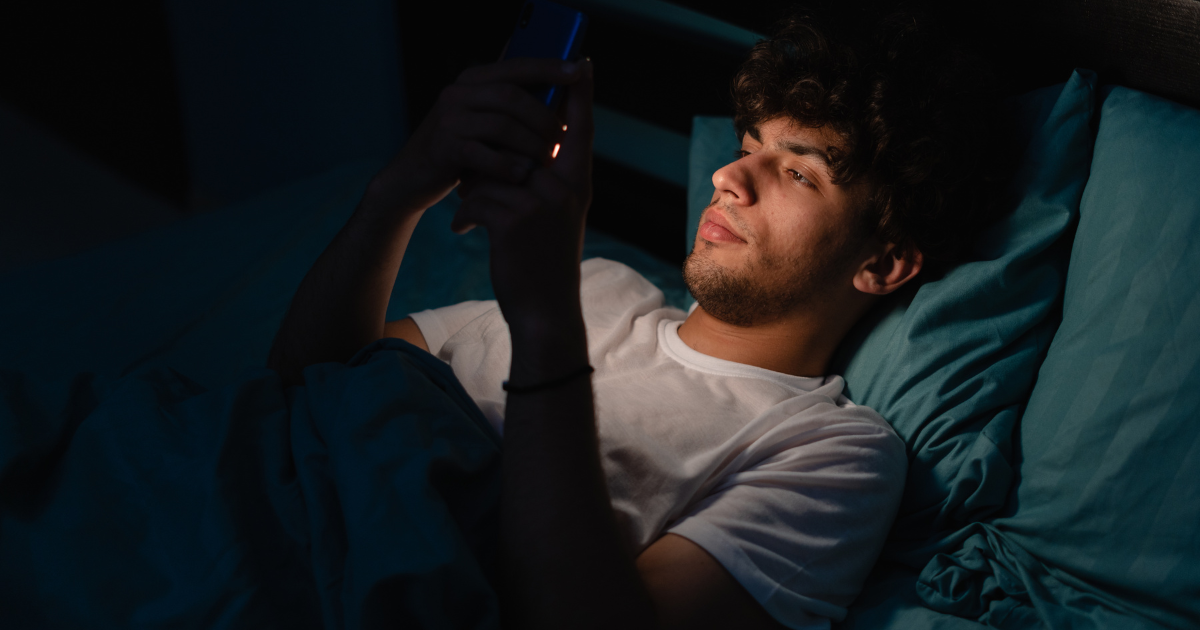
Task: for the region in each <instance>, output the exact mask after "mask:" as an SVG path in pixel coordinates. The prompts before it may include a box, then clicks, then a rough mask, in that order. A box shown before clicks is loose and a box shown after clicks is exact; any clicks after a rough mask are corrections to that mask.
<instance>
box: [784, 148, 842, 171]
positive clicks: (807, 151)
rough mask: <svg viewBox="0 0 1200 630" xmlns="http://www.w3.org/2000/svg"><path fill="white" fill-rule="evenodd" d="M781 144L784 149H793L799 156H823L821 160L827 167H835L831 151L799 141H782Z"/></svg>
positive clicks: (830, 168)
mask: <svg viewBox="0 0 1200 630" xmlns="http://www.w3.org/2000/svg"><path fill="white" fill-rule="evenodd" d="M780 146H781V147H782V148H783V149H786V150H787V151H791V152H792V153H794V154H796V155H799V156H805V155H815V156H817V157H819V158H821V161H822V162H824V163H825V168H826V169H829V170H832V169H833V159H831V158H830V157H829V153H828V152H827V151H825V150H823V149H819V148H817V147H815V146H813V145H811V144H801V143H799V142H781V143H780Z"/></svg>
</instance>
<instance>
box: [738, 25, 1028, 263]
mask: <svg viewBox="0 0 1200 630" xmlns="http://www.w3.org/2000/svg"><path fill="white" fill-rule="evenodd" d="M993 85H995V82H994V81H993V80H992V79H991V77H990V75H989V74H988V73H987V72H986V69H985V68H983V67H982V65H981V64H980V63H978V62H977V61H976V60H975V59H973V58H972V57H970V56H968V55H966V54H964V53H962V52H959V51H957V50H955V49H954V47H953V46H952V44H951V42H950V41H949V40H948V39H947V37H946V35H945V34H944V33H941V32H939V31H938V30H937V25H936V24H933V23H931V20H930V18H929V16H919V15H918V14H916V13H913V12H911V11H910V10H908V9H902V10H898V11H892V12H890V13H886V14H876V15H874V16H869V15H868V16H864V15H861V14H860V15H856V16H854V17H853V18H852V19H851V18H848V17H844V18H842V19H841V20H837V19H831V18H830V17H825V18H824V19H819V18H817V17H814V15H813V14H812V13H811V12H796V13H794V14H793V15H791V16H790V17H788V18H786V19H784V20H783V21H782V22H781V23H780V24H779V26H778V29H777V31H776V33H775V35H774V36H773V37H771V38H770V39H767V40H764V41H761V42H759V43H758V44H757V45H756V46H754V48H753V50H752V51H751V52H750V55H749V58H748V59H747V60H746V61H745V63H744V64H743V65H742V67H741V70H740V71H739V72H738V74H737V75H736V76H735V77H734V80H733V86H732V91H733V102H734V111H735V116H734V124H735V126H736V127H737V130H738V134H739V137H740V136H741V135H742V134H744V133H746V131H747V130H748V129H750V128H753V127H756V126H758V125H760V124H762V123H764V122H766V121H768V120H771V119H773V118H777V117H780V116H786V117H789V118H791V119H793V120H795V121H796V122H798V123H799V124H801V125H804V126H808V127H829V128H831V129H832V130H833V131H834V132H836V134H837V135H838V136H840V137H841V138H842V140H843V146H841V147H829V149H828V151H829V153H830V156H831V157H832V159H833V164H832V166H833V173H834V178H835V179H834V183H836V184H839V185H843V184H848V183H850V182H853V181H855V180H858V179H859V178H864V177H865V178H866V181H867V183H868V184H869V187H868V189H869V190H870V191H871V192H870V195H869V196H868V198H867V201H866V203H865V206H864V207H863V208H862V212H861V213H860V216H861V217H862V221H863V224H862V227H863V228H864V229H865V230H873V231H874V232H875V233H876V234H877V235H879V237H880V238H882V239H884V240H885V241H886V242H891V243H897V244H898V245H900V246H901V247H903V248H906V249H907V248H915V249H917V250H920V251H921V253H922V254H924V257H925V260H926V265H927V267H932V268H934V269H937V268H940V267H944V266H945V265H947V264H950V263H954V262H957V261H959V260H961V259H962V257H963V256H964V254H965V253H966V250H967V248H968V247H969V245H970V243H971V242H972V241H973V240H974V237H975V235H976V234H978V233H979V232H980V231H981V229H982V227H983V226H985V225H986V224H988V223H990V222H991V221H992V220H994V219H995V218H996V216H997V214H998V209H999V204H997V203H994V200H995V198H996V192H997V190H996V186H997V184H999V183H1001V182H1002V181H1003V180H1004V179H1005V178H1006V173H1005V172H1004V170H1003V166H1002V164H1001V162H1000V161H999V160H998V159H997V158H999V157H1001V156H1000V153H1001V152H1000V151H999V150H998V146H999V145H998V140H999V138H998V133H999V129H998V125H997V124H996V121H997V118H998V117H997V107H998V106H999V103H1000V100H999V98H998V96H997V94H996V93H995V92H994V91H993V89H992V87H991V86H993Z"/></svg>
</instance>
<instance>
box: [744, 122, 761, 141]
mask: <svg viewBox="0 0 1200 630" xmlns="http://www.w3.org/2000/svg"><path fill="white" fill-rule="evenodd" d="M746 133H747V134H750V137H751V138H754V140H755V141H756V142H758V143H759V144H762V135H760V134H759V133H758V126H757V125H752V126H750V127H746Z"/></svg>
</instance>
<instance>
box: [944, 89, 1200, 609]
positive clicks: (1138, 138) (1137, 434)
mask: <svg viewBox="0 0 1200 630" xmlns="http://www.w3.org/2000/svg"><path fill="white" fill-rule="evenodd" d="M1197 234H1200V111H1197V110H1194V109H1190V108H1187V107H1184V106H1181V105H1177V104H1175V103H1172V102H1170V101H1166V100H1163V99H1160V98H1156V97H1153V96H1149V95H1146V94H1142V93H1140V92H1136V91H1134V90H1129V89H1125V88H1119V87H1118V88H1114V89H1113V90H1112V92H1111V93H1110V94H1109V95H1108V96H1107V97H1106V98H1105V99H1104V102H1103V106H1102V109H1101V112H1100V124H1099V128H1098V132H1097V137H1096V145H1095V157H1094V158H1093V160H1092V169H1091V177H1090V179H1089V180H1088V184H1087V188H1086V189H1085V191H1084V195H1083V200H1082V204H1081V206H1080V220H1079V228H1078V231H1077V234H1076V237H1075V245H1074V248H1073V249H1072V251H1071V264H1070V271H1069V272H1068V274H1067V287H1066V295H1065V299H1064V305H1063V315H1062V324H1061V326H1060V327H1059V329H1058V332H1057V334H1056V335H1055V337H1054V341H1053V343H1052V344H1051V346H1050V349H1049V352H1048V354H1047V356H1046V360H1045V362H1044V363H1043V365H1042V369H1041V372H1040V373H1039V374H1038V379H1037V385H1036V387H1035V388H1034V390H1033V394H1032V396H1031V398H1030V400H1029V405H1028V408H1027V409H1026V411H1025V415H1024V417H1023V418H1022V420H1021V435H1020V441H1019V454H1020V467H1019V475H1020V479H1021V483H1020V486H1019V487H1018V489H1017V491H1016V492H1015V493H1014V494H1013V495H1012V497H1011V498H1010V500H1009V503H1008V506H1007V509H1006V510H1005V515H1004V517H1003V518H998V519H996V520H994V521H993V522H991V523H990V524H988V525H986V526H980V527H979V528H978V532H977V534H976V535H975V536H974V537H973V538H972V539H970V540H968V541H967V543H966V544H964V545H963V546H962V548H961V549H960V550H958V551H957V552H956V553H954V554H953V555H949V556H942V557H939V558H938V560H937V561H936V562H935V563H933V564H931V566H930V567H929V569H927V570H926V572H925V575H924V576H922V579H923V580H924V581H925V582H926V586H925V591H924V592H923V597H925V598H926V600H927V601H929V602H930V603H934V604H937V605H938V606H940V607H941V608H943V609H944V610H946V611H948V612H955V613H957V614H964V615H970V616H976V617H979V618H981V620H986V621H987V622H988V623H991V624H992V625H1000V626H1002V627H1010V626H1011V627H1016V626H1018V625H1019V624H1018V623H1016V622H1015V621H1012V622H1010V621H1008V620H1009V619H1012V620H1017V619H1021V618H1028V617H1032V616H1037V617H1039V618H1040V619H1042V620H1043V621H1044V622H1045V623H1046V624H1047V625H1048V626H1050V627H1072V628H1097V627H1111V628H1136V627H1160V626H1166V627H1173V628H1196V627H1200V242H1198V241H1197V238H1196V236H1197Z"/></svg>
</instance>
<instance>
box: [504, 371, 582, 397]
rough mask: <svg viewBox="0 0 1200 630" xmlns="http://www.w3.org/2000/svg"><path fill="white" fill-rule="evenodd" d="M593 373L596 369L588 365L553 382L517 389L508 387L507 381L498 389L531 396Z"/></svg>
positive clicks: (514, 386)
mask: <svg viewBox="0 0 1200 630" xmlns="http://www.w3.org/2000/svg"><path fill="white" fill-rule="evenodd" d="M595 371H596V368H594V367H592V366H590V365H585V366H583V367H581V368H579V369H578V370H575V371H574V372H571V373H570V374H567V375H566V376H560V377H558V378H556V379H553V380H549V381H545V382H543V383H538V384H537V385H526V386H524V387H519V386H516V385H509V383H508V381H504V382H503V383H501V384H500V387H502V388H504V391H506V392H508V393H510V394H532V393H533V392H540V391H542V390H543V389H554V388H555V387H558V386H560V385H566V384H567V383H570V382H571V381H573V380H575V379H577V378H579V377H580V376H587V375H589V374H591V373H592V372H595Z"/></svg>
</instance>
